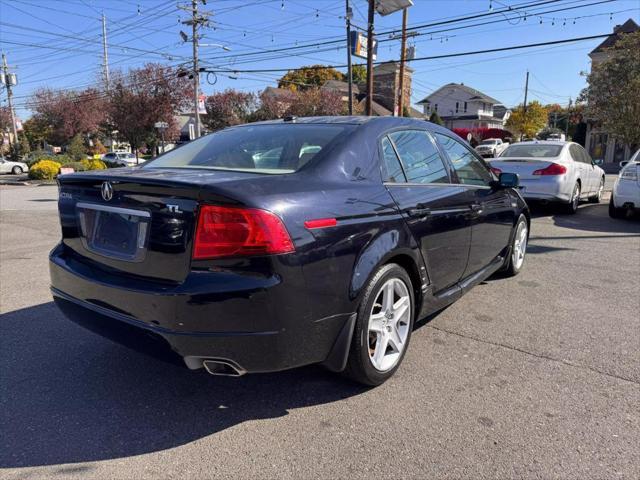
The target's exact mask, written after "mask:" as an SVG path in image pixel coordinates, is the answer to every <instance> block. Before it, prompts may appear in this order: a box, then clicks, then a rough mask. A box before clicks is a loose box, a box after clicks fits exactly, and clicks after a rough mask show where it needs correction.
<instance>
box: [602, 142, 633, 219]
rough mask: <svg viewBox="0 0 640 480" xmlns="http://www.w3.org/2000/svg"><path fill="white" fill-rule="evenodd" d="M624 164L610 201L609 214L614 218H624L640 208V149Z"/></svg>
mask: <svg viewBox="0 0 640 480" xmlns="http://www.w3.org/2000/svg"><path fill="white" fill-rule="evenodd" d="M622 164H623V167H622V170H620V175H618V178H617V179H616V181H615V183H614V184H613V191H612V192H611V200H610V201H609V216H610V217H612V218H624V217H626V216H627V212H628V211H634V210H636V211H637V210H640V150H638V151H637V152H636V153H635V154H634V155H633V157H631V160H629V162H622Z"/></svg>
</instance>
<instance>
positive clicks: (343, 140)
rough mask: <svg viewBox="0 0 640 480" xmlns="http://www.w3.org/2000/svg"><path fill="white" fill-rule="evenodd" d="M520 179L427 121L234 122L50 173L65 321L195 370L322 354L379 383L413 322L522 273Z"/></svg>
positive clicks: (251, 366)
mask: <svg viewBox="0 0 640 480" xmlns="http://www.w3.org/2000/svg"><path fill="white" fill-rule="evenodd" d="M517 184H518V178H517V176H516V175H513V174H506V173H503V174H501V175H500V177H499V178H498V177H496V176H495V175H494V174H493V173H492V172H491V171H490V169H489V168H488V167H487V165H486V163H485V162H484V161H483V160H482V159H481V158H480V157H479V156H478V155H477V154H476V153H475V152H474V151H473V150H472V149H471V148H469V146H468V145H466V144H465V143H464V142H463V141H461V140H460V138H458V137H457V136H456V135H455V134H453V133H452V132H451V131H449V130H446V129H444V128H441V127H438V126H436V125H433V124H431V123H428V122H424V121H417V120H410V119H402V118H393V117H381V118H370V117H369V118H368V117H318V118H297V119H296V118H286V119H284V120H279V121H273V122H262V123H254V124H248V125H243V126H238V127H232V128H228V129H225V130H222V131H219V132H217V133H214V134H211V135H208V136H206V137H203V138H201V139H198V140H195V141H193V142H191V143H188V144H186V145H184V146H182V147H180V148H178V149H175V150H173V151H171V152H168V153H166V154H164V155H162V156H160V157H158V158H157V159H156V160H154V161H151V162H148V163H146V164H145V165H143V166H141V167H136V168H126V169H113V170H109V171H103V172H100V173H94V172H86V173H78V174H69V175H63V176H60V177H59V187H60V198H59V211H60V219H61V223H62V241H61V243H60V244H59V245H58V246H57V247H56V248H55V249H54V250H53V251H52V252H51V256H50V272H51V290H52V292H53V297H54V299H55V301H56V303H57V305H58V306H59V307H60V309H61V310H62V311H63V312H64V313H65V314H66V315H67V316H68V317H69V318H70V319H71V320H73V321H75V322H77V323H80V324H82V325H84V326H86V327H87V328H89V329H91V330H93V331H96V332H98V333H100V334H102V335H104V336H106V337H108V338H111V339H113V340H116V341H118V342H120V343H123V344H125V345H127V346H130V347H132V348H135V349H137V350H140V351H144V352H147V353H149V354H152V355H155V356H159V357H161V358H163V359H168V360H171V361H177V362H179V363H181V364H182V365H185V364H186V366H188V367H189V368H191V369H198V368H202V367H204V368H205V369H206V370H207V371H208V372H210V373H212V374H220V375H242V374H244V373H247V372H270V371H278V370H284V369H288V368H293V367H298V366H301V365H307V364H312V363H320V364H323V365H325V366H326V367H327V368H329V369H331V370H334V371H337V372H345V373H346V374H347V375H349V376H350V377H352V378H353V379H355V380H357V381H359V382H362V383H365V384H369V385H378V384H380V383H382V382H384V381H385V380H386V379H387V378H389V377H390V376H391V375H393V373H394V372H395V371H396V370H397V369H398V367H399V365H400V363H401V362H402V359H403V357H404V355H405V354H406V352H407V348H408V345H409V340H410V338H411V331H412V329H413V325H414V321H416V320H417V319H420V318H422V317H424V316H425V315H428V314H430V313H432V312H435V311H438V310H440V309H442V308H443V307H445V306H446V305H448V304H450V303H451V302H453V301H455V300H456V299H458V298H459V297H460V296H461V295H462V294H463V293H465V292H466V291H467V290H469V289H470V288H472V287H473V286H474V285H476V284H478V283H479V282H481V281H483V280H484V279H485V278H487V277H489V276H490V275H492V274H493V273H494V272H497V271H503V273H504V274H506V275H515V274H517V273H518V272H519V271H520V270H521V268H522V266H523V262H524V256H525V252H526V246H527V240H528V234H529V211H528V209H527V206H526V203H525V202H524V200H523V199H522V197H521V196H520V194H519V193H518V191H517V190H516V189H515V187H517Z"/></svg>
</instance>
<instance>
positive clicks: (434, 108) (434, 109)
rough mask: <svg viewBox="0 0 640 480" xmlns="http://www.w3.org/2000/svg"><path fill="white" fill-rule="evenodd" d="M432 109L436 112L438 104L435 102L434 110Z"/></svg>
mask: <svg viewBox="0 0 640 480" xmlns="http://www.w3.org/2000/svg"><path fill="white" fill-rule="evenodd" d="M433 111H434V112H437V111H438V104H437V103H436V105H435V108H434V110H433Z"/></svg>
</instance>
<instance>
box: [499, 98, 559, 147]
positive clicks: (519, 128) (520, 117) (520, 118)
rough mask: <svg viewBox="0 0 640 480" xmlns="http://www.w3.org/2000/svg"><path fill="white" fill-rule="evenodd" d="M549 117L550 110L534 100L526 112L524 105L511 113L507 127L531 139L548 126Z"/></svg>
mask: <svg viewBox="0 0 640 480" xmlns="http://www.w3.org/2000/svg"><path fill="white" fill-rule="evenodd" d="M548 117H549V112H548V110H547V109H546V108H545V107H543V106H542V105H541V104H540V102H538V101H537V100H534V101H532V102H531V103H529V104H527V110H526V112H525V109H524V105H518V106H517V107H516V108H515V109H514V110H513V111H512V112H511V116H510V117H509V120H507V124H506V127H507V129H509V130H510V131H512V132H514V133H519V134H521V135H524V136H525V137H530V138H531V137H534V136H535V135H536V133H538V132H539V131H540V130H542V129H543V128H544V127H545V126H546V125H547V121H548Z"/></svg>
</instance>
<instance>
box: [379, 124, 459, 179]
mask: <svg viewBox="0 0 640 480" xmlns="http://www.w3.org/2000/svg"><path fill="white" fill-rule="evenodd" d="M389 138H390V139H391V141H392V142H393V146H394V147H395V151H396V152H397V153H398V156H399V157H400V161H401V162H402V166H403V169H404V174H405V176H406V179H407V181H408V182H410V183H449V174H448V172H447V170H446V168H445V166H444V161H443V160H442V157H441V156H440V151H439V150H438V147H437V146H436V145H435V143H434V141H433V140H432V138H431V136H430V135H429V134H428V133H427V132H424V131H422V130H404V131H400V132H393V133H391V134H389Z"/></svg>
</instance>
